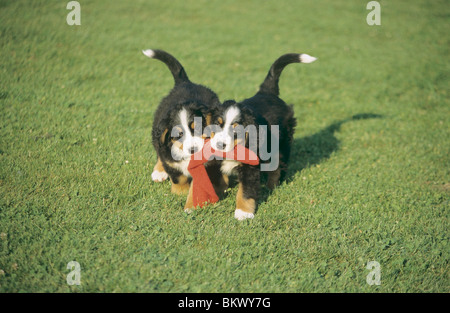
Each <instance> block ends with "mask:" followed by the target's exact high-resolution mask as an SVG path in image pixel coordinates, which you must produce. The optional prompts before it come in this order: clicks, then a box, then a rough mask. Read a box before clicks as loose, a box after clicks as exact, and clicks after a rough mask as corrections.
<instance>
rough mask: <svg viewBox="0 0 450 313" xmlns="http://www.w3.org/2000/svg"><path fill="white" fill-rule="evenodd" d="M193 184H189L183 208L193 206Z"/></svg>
mask: <svg viewBox="0 0 450 313" xmlns="http://www.w3.org/2000/svg"><path fill="white" fill-rule="evenodd" d="M192 186H193V184H191V186H190V188H189V192H188V196H187V199H186V204H185V205H184V209H185V210H190V209H193V208H194V196H193V188H192Z"/></svg>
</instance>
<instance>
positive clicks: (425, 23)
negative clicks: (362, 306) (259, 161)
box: [0, 0, 450, 293]
mask: <svg viewBox="0 0 450 313" xmlns="http://www.w3.org/2000/svg"><path fill="white" fill-rule="evenodd" d="M67 2H68V1H67ZM67 2H65V1H56V0H51V1H49V0H46V1H25V0H0V32H1V33H0V34H1V35H0V45H1V50H0V291H1V292H289V293H291V292H295V293H296V292H445V293H447V292H449V291H450V279H449V278H450V277H449V274H450V273H449V251H450V249H449V192H450V175H449V168H450V167H449V165H450V164H449V163H450V162H449V154H450V151H449V150H450V149H449V148H450V140H449V138H450V136H449V135H450V131H449V130H450V127H449V125H450V120H449V117H450V105H449V104H450V103H449V99H448V89H449V69H450V67H449V54H450V53H449V47H450V44H449V36H448V33H449V30H450V27H449V19H448V16H449V13H450V7H449V6H448V2H447V1H444V0H442V1H431V2H430V1H424V0H417V1H383V0H381V1H380V4H381V25H380V26H369V25H368V24H367V23H366V16H367V14H368V13H369V12H370V11H369V10H367V9H366V4H367V2H369V1H333V0H317V1H296V0H292V1H288V0H279V1H259V0H251V1H237V0H230V1H210V0H208V1H207V0H202V1H186V0H182V1H181V0H176V1H144V0H141V1H132V2H126V1H119V0H114V1H112V0H108V1H106V0H105V1H83V0H81V1H79V2H80V4H81V25H80V26H69V25H68V24H67V23H66V17H67V14H68V13H69V12H70V11H69V10H67V9H66V4H67ZM149 48H153V49H155V48H158V49H164V50H166V51H168V52H170V53H172V54H173V55H174V56H176V57H177V58H178V59H179V60H180V61H181V63H182V64H183V65H184V67H185V69H186V71H187V73H188V75H189V77H190V78H191V80H192V81H194V82H197V83H201V84H204V85H206V86H208V87H210V88H211V89H213V90H214V91H215V92H217V94H218V95H219V96H220V98H221V100H222V101H224V100H227V99H236V100H243V99H244V98H247V97H250V96H252V95H253V94H254V93H255V91H256V90H257V87H258V86H259V84H260V83H261V82H262V80H263V79H264V77H265V75H266V73H267V71H268V69H269V67H270V65H271V64H272V62H273V61H274V60H275V59H276V58H278V57H279V56H280V55H282V54H284V53H288V52H298V53H308V54H310V55H313V56H315V57H317V58H318V61H316V62H314V63H312V64H292V65H289V66H288V67H287V68H286V69H285V70H284V72H283V74H282V76H281V80H280V91H281V97H282V98H283V99H284V100H285V101H286V102H288V103H291V104H293V106H294V109H295V114H296V118H297V122H298V126H297V128H296V132H295V143H294V147H293V150H292V156H291V164H290V169H289V175H288V179H287V181H286V182H285V183H283V184H282V185H281V186H279V187H278V188H277V189H276V190H275V191H273V192H272V193H269V191H268V190H267V189H266V188H263V190H262V195H261V200H260V203H259V209H258V211H257V213H256V215H255V218H254V219H253V220H246V221H243V222H239V221H237V220H235V219H234V217H233V213H234V206H235V196H236V193H237V185H236V184H235V183H233V184H232V186H231V187H230V188H229V190H228V191H227V197H226V198H225V199H224V200H222V201H220V202H219V203H217V204H214V205H211V206H208V207H206V208H204V209H201V210H198V211H196V212H194V213H192V214H186V213H184V211H183V204H184V201H185V197H183V196H177V195H173V194H171V193H170V183H168V182H165V183H161V184H156V183H153V182H152V180H151V172H152V168H153V165H154V163H155V161H156V154H155V151H154V149H153V147H152V146H151V128H152V122H153V114H154V112H155V110H156V107H157V105H158V103H159V101H160V100H161V98H162V97H164V96H165V95H166V94H167V93H168V92H169V90H170V89H171V88H172V86H173V79H172V77H171V74H170V72H169V70H168V69H167V68H166V67H165V66H164V64H162V63H161V62H159V61H157V60H151V59H148V58H146V57H145V56H144V55H143V54H142V53H141V50H142V49H149ZM71 261H76V262H78V263H79V264H80V266H81V269H80V274H81V278H80V283H81V284H80V285H69V284H68V282H67V276H68V274H69V272H71V270H72V269H71V268H67V265H68V263H69V262H71ZM371 261H375V262H378V264H379V269H380V274H381V277H380V284H379V285H371V284H369V283H368V281H367V278H369V282H370V281H371V279H372V278H373V277H374V276H373V275H372V274H373V273H371V271H372V269H370V268H369V269H368V268H366V267H367V264H368V263H369V262H371Z"/></svg>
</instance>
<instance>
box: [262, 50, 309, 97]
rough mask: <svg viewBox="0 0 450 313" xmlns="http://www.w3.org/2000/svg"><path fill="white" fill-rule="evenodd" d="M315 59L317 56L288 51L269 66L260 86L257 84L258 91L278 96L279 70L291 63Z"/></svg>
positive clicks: (307, 61)
mask: <svg viewBox="0 0 450 313" xmlns="http://www.w3.org/2000/svg"><path fill="white" fill-rule="evenodd" d="M315 60H317V58H315V57H312V56H310V55H307V54H304V53H302V54H298V53H288V54H284V55H282V56H281V57H279V58H278V59H277V60H276V61H275V62H274V63H273V64H272V66H271V67H270V70H269V73H268V74H267V76H266V79H264V81H263V83H262V84H261V86H259V92H262V93H269V94H273V95H275V96H278V95H279V94H280V90H279V88H278V81H279V79H280V75H281V72H282V71H283V69H284V68H285V67H286V65H288V64H291V63H312V62H314V61H315Z"/></svg>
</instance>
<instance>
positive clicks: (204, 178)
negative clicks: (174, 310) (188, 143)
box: [188, 140, 259, 207]
mask: <svg viewBox="0 0 450 313" xmlns="http://www.w3.org/2000/svg"><path fill="white" fill-rule="evenodd" d="M214 156H218V157H220V158H219V159H223V160H236V161H238V162H241V163H245V164H250V165H258V164H259V158H258V156H257V155H256V153H254V152H253V151H252V150H250V149H247V148H246V147H245V146H243V145H240V144H237V145H235V146H234V149H233V150H231V151H228V152H223V151H219V150H215V149H213V148H212V147H211V142H210V141H209V140H207V141H205V144H204V145H203V149H202V150H200V151H198V152H197V153H194V154H193V155H192V156H191V160H190V162H189V165H188V171H189V173H190V174H191V175H192V201H193V205H194V207H197V206H199V207H203V206H204V205H205V204H207V203H216V202H217V201H219V197H218V196H217V194H216V192H215V190H214V187H213V185H212V183H211V180H210V179H209V176H208V173H207V172H206V169H205V165H204V164H205V163H206V162H208V161H210V160H212V159H213V157H214Z"/></svg>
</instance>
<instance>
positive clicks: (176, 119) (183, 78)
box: [143, 50, 220, 207]
mask: <svg viewBox="0 0 450 313" xmlns="http://www.w3.org/2000/svg"><path fill="white" fill-rule="evenodd" d="M143 53H144V54H145V55H146V56H147V57H149V58H153V59H157V60H160V61H162V62H163V63H165V64H166V65H167V67H168V68H169V70H170V71H171V73H172V75H173V78H174V80H175V86H174V87H173V89H172V90H171V91H170V92H169V94H168V95H167V96H166V97H165V98H163V99H162V101H161V103H160V104H159V106H158V108H157V110H156V112H155V116H154V121H153V128H152V144H153V146H154V148H155V150H156V153H157V156H158V161H157V163H156V165H155V167H154V169H153V173H152V179H153V181H155V182H161V181H164V180H166V179H167V178H168V177H169V178H170V180H171V182H172V187H171V188H172V189H171V190H172V192H173V193H176V194H186V193H188V192H189V187H190V182H191V180H192V178H191V175H190V174H189V172H188V170H187V167H188V164H189V161H190V158H191V155H192V154H193V153H195V152H197V151H199V150H200V149H202V147H203V144H204V139H205V138H204V136H203V129H204V128H205V127H206V126H207V125H208V124H209V123H210V119H211V112H212V111H214V110H215V109H216V108H217V106H219V105H220V101H219V98H218V96H217V95H216V94H215V93H214V92H213V91H212V90H210V89H209V88H207V87H205V86H202V85H198V84H194V83H192V82H191V81H190V80H189V78H188V76H187V74H186V72H185V70H184V68H183V66H182V65H181V64H180V62H178V60H177V59H175V58H174V57H173V56H172V55H170V54H169V53H167V52H165V51H162V50H144V51H143ZM189 201H190V200H189V196H188V200H187V201H186V207H189V206H190V205H189Z"/></svg>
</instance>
